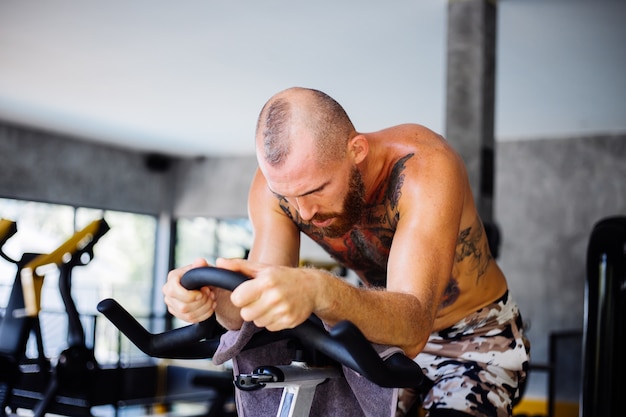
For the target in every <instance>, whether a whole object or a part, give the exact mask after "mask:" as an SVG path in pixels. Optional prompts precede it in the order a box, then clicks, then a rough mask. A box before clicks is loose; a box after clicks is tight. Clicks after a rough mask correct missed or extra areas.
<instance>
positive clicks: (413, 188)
mask: <svg viewBox="0 0 626 417" xmlns="http://www.w3.org/2000/svg"><path fill="white" fill-rule="evenodd" d="M405 174H406V178H405V181H404V184H403V186H402V189H401V197H400V200H399V213H400V220H399V223H398V225H397V228H396V231H395V235H394V238H393V243H392V247H391V251H390V255H389V260H388V266H387V288H386V291H380V290H359V289H356V290H351V289H347V288H346V289H341V288H339V287H340V286H341V284H340V283H336V282H335V283H334V285H333V284H330V283H325V284H323V285H321V286H320V288H322V291H323V292H322V293H321V296H320V298H319V299H318V300H317V303H316V304H317V305H318V309H317V311H316V313H317V314H318V315H320V316H321V317H322V318H323V319H324V320H325V321H327V322H329V323H330V324H333V322H335V321H339V320H341V319H343V318H347V319H349V320H351V321H353V322H354V323H355V324H356V325H357V326H358V327H359V328H360V329H361V330H362V331H363V332H364V333H365V335H366V337H368V339H369V340H371V341H373V342H377V343H381V344H391V345H396V346H400V347H401V348H403V349H404V351H405V353H406V354H407V355H408V356H410V357H413V356H415V355H417V353H419V351H420V350H421V349H422V348H423V346H424V345H425V343H426V341H427V339H428V336H429V335H430V333H431V332H432V331H433V324H434V320H435V317H436V315H437V311H438V307H439V303H440V300H441V297H442V295H443V292H444V290H445V288H446V286H447V284H448V283H449V280H450V276H451V271H452V265H453V262H454V253H455V246H456V240H457V236H458V231H459V224H460V219H461V214H462V210H463V202H464V196H465V193H466V192H467V191H466V186H465V184H466V181H465V171H464V168H463V166H462V163H461V161H460V160H459V159H458V157H457V156H456V154H454V153H453V152H451V151H450V150H448V149H447V148H445V147H444V148H443V149H438V150H436V151H434V152H433V153H432V155H422V156H421V159H418V160H416V161H412V162H410V163H409V164H407V170H406V172H405ZM435 174H436V175H435ZM424 176H428V178H424ZM333 294H337V295H335V296H333ZM325 301H326V303H324V302H325Z"/></svg>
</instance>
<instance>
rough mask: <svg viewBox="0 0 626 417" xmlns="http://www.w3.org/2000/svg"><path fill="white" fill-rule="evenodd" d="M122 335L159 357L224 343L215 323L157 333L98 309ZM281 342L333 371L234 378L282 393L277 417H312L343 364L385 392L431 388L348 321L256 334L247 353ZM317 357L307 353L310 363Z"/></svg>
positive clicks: (199, 281) (201, 281) (233, 280)
mask: <svg viewBox="0 0 626 417" xmlns="http://www.w3.org/2000/svg"><path fill="white" fill-rule="evenodd" d="M247 279H248V277H246V276H244V275H242V274H240V273H237V272H233V271H229V270H224V269H219V268H215V267H202V268H196V269H193V270H190V271H188V272H187V273H185V275H184V276H183V277H182V279H181V284H182V285H183V286H184V287H185V288H187V289H198V288H201V287H203V286H217V287H221V288H224V289H227V290H230V291H232V290H234V289H235V288H236V287H237V286H238V285H239V284H241V283H242V282H244V281H246V280H247ZM98 311H100V312H101V313H102V314H104V315H105V316H106V317H107V318H108V319H109V320H110V321H111V322H112V323H113V324H114V325H115V326H116V327H117V328H119V329H120V331H121V332H122V333H123V334H124V335H126V337H128V338H129V339H130V340H131V342H133V343H134V344H135V345H136V346H137V347H138V348H139V349H140V350H141V351H143V352H144V353H146V354H147V355H150V356H154V357H160V358H209V357H212V356H213V354H214V353H215V351H216V349H217V346H218V343H219V340H217V339H210V338H209V337H210V336H209V335H210V332H211V331H212V329H213V326H214V325H215V324H214V319H213V318H211V319H209V320H207V321H205V322H202V323H196V324H192V325H188V326H185V327H181V328H178V329H174V330H170V331H167V332H163V333H158V334H152V333H150V332H148V331H147V330H146V329H145V328H143V327H142V326H141V325H140V324H139V323H138V322H137V321H136V320H135V319H134V318H133V317H132V316H131V315H130V314H129V313H128V312H127V311H126V310H124V308H123V307H122V306H121V305H119V304H118V303H117V302H116V301H115V300H113V299H106V300H103V301H101V302H100V303H99V304H98ZM282 338H290V339H295V340H296V341H297V342H298V343H299V345H300V346H302V347H303V349H305V350H306V349H310V350H314V353H317V354H321V355H322V357H321V359H320V360H316V362H324V363H325V364H326V365H328V364H329V363H330V364H331V365H330V366H324V367H317V366H310V364H304V363H302V362H301V361H294V362H293V363H292V364H291V365H288V366H281V367H276V366H260V367H258V368H257V370H256V371H255V372H253V373H252V374H243V375H236V376H235V381H234V383H235V385H236V386H237V387H238V388H240V389H243V390H255V389H264V388H272V387H277V388H283V394H282V399H281V404H280V406H279V410H278V414H277V415H278V416H307V415H308V414H309V411H310V407H311V402H312V399H313V393H314V391H315V387H316V386H317V385H318V384H320V383H321V382H323V381H325V380H326V379H327V378H337V377H340V376H341V374H340V371H339V370H338V367H339V366H340V365H344V366H346V367H348V368H350V369H352V370H354V371H356V372H357V373H359V374H360V375H362V376H365V377H366V378H367V379H369V380H370V381H372V382H374V383H375V384H377V385H379V386H382V387H407V388H414V389H418V390H423V389H425V387H426V386H427V385H428V382H429V381H428V380H427V378H425V377H424V375H423V373H422V370H421V368H420V367H419V365H417V363H415V362H414V361H413V360H411V359H410V358H408V357H407V356H405V355H404V354H402V353H401V352H396V353H394V354H392V355H391V356H389V357H388V358H386V359H382V358H381V357H380V356H379V355H378V353H377V352H376V351H375V349H374V348H373V346H372V345H371V344H370V342H368V341H367V339H365V337H364V336H363V334H362V333H361V332H360V330H359V329H358V328H357V327H356V326H354V325H353V324H352V323H350V322H348V321H343V322H341V323H339V324H337V325H336V326H335V327H333V328H332V329H330V331H328V332H327V331H326V330H325V329H324V328H323V327H322V326H321V324H320V321H319V319H317V318H316V317H315V316H312V317H311V318H309V319H308V320H307V321H305V322H304V323H302V324H300V325H299V326H297V327H295V328H293V329H288V330H282V331H280V332H269V331H261V332H259V333H256V334H255V335H254V336H253V337H252V340H250V342H249V343H248V344H247V346H246V348H251V347H256V346H260V345H264V344H267V343H269V342H272V341H276V340H278V339H282ZM314 356H315V355H311V354H308V356H307V359H308V358H311V357H314Z"/></svg>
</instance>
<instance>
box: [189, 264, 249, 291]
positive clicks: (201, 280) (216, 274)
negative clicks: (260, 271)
mask: <svg viewBox="0 0 626 417" xmlns="http://www.w3.org/2000/svg"><path fill="white" fill-rule="evenodd" d="M248 279H249V278H248V277H247V276H245V275H244V274H242V273H240V272H235V271H231V270H229V269H221V268H216V267H213V266H204V267H200V268H194V269H191V270H189V271H187V272H186V273H185V274H184V275H183V277H182V278H181V279H180V284H181V285H182V286H183V287H185V288H186V289H188V290H197V289H199V288H202V287H206V286H212V287H220V288H223V289H225V290H229V291H233V290H234V289H235V288H237V287H238V286H239V284H241V283H242V282H245V281H247V280H248Z"/></svg>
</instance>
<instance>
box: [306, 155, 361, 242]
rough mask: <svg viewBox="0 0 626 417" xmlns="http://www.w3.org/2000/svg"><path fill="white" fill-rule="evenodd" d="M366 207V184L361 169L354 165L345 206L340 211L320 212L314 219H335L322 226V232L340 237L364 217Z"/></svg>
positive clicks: (344, 202) (344, 200) (327, 235)
mask: <svg viewBox="0 0 626 417" xmlns="http://www.w3.org/2000/svg"><path fill="white" fill-rule="evenodd" d="M364 207H365V184H363V178H362V177H361V173H360V172H359V170H358V169H357V168H356V167H354V168H352V171H351V172H350V182H349V186H348V193H347V194H346V196H345V198H344V199H343V206H342V210H341V211H340V212H335V213H326V214H323V213H318V214H316V215H315V216H313V219H312V220H315V221H324V220H328V219H331V218H332V219H334V221H333V222H332V223H331V224H330V225H328V226H327V227H320V228H319V230H320V232H321V233H322V234H323V235H324V236H325V237H329V238H338V237H341V236H343V235H344V234H346V233H347V232H348V231H349V230H350V229H352V228H353V227H354V225H355V224H357V222H358V221H359V220H361V218H362V217H363V208H364Z"/></svg>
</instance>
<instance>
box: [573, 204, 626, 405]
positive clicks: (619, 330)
mask: <svg viewBox="0 0 626 417" xmlns="http://www.w3.org/2000/svg"><path fill="white" fill-rule="evenodd" d="M583 341H584V342H583V343H584V347H583V349H584V350H583V356H584V364H583V378H582V379H583V387H582V415H583V416H588V417H591V416H616V415H619V414H620V413H621V411H620V410H622V409H623V408H624V406H623V404H622V403H621V395H620V389H619V388H620V387H621V382H622V379H623V377H624V375H625V374H626V357H625V356H624V353H625V352H626V216H616V217H608V218H605V219H602V220H600V221H599V222H597V223H596V224H595V225H594V227H593V230H592V232H591V236H590V239H589V246H588V248H587V281H586V284H585V315H584V334H583Z"/></svg>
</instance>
